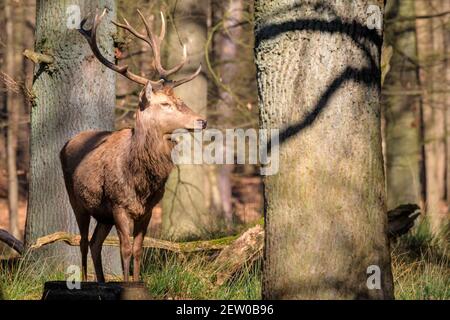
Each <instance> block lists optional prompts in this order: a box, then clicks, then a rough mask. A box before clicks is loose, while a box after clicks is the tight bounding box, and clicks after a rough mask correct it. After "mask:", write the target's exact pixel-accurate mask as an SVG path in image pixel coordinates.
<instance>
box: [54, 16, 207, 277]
mask: <svg viewBox="0 0 450 320" xmlns="http://www.w3.org/2000/svg"><path fill="white" fill-rule="evenodd" d="M105 13H106V10H105V11H103V13H102V14H101V15H100V16H98V15H97V14H96V15H95V18H94V21H93V23H92V28H91V29H90V30H87V29H85V28H84V25H85V23H86V19H84V20H83V21H82V23H81V26H80V29H79V31H80V32H81V34H82V35H83V36H84V37H85V38H86V39H87V41H88V43H89V45H90V47H91V49H92V52H93V54H94V56H95V57H96V58H97V59H98V60H99V61H100V62H101V63H103V64H104V65H105V66H106V67H108V68H109V69H112V70H114V71H116V72H117V73H120V74H121V75H123V76H125V77H126V78H128V79H129V80H131V81H134V82H136V83H139V84H140V85H142V86H144V88H143V89H142V91H141V93H140V95H139V107H138V108H137V111H136V123H135V127H134V128H129V129H123V130H120V131H115V132H107V131H85V132H81V133H79V134H78V135H76V136H75V137H74V138H72V139H71V140H69V141H68V142H67V143H66V145H65V146H64V147H63V149H62V150H61V153H60V158H61V164H62V169H63V173H64V180H65V183H66V188H67V192H68V194H69V199H70V203H71V205H72V208H73V210H74V212H75V216H76V220H77V223H78V227H79V229H80V234H81V241H80V250H81V259H82V260H81V261H82V274H83V281H86V278H87V277H86V274H87V253H88V247H89V248H90V250H91V255H92V260H93V262H94V268H95V273H96V277H97V281H99V282H104V281H105V277H104V274H103V267H102V260H101V250H102V244H103V242H104V240H105V238H106V236H107V235H108V233H109V232H110V230H111V228H112V226H113V225H115V226H116V229H117V233H118V236H119V240H120V253H121V257H122V264H123V272H124V280H125V281H128V276H129V273H130V259H131V255H133V257H134V260H133V263H134V264H133V266H134V267H133V279H134V281H137V280H138V279H139V271H140V258H141V255H142V243H143V239H144V236H145V234H146V231H147V227H148V224H149V222H150V218H151V215H152V209H153V207H154V206H155V205H156V204H157V203H158V202H159V201H160V200H161V198H162V196H163V193H164V185H165V183H166V180H167V177H168V176H169V173H170V171H171V170H172V168H173V163H172V161H171V156H170V154H171V150H172V148H173V147H174V142H173V141H172V140H171V139H170V136H171V133H172V132H173V131H175V130H176V129H181V128H183V129H187V130H194V129H204V128H205V127H206V121H205V120H204V119H203V118H202V117H201V116H200V115H198V114H196V113H195V112H193V111H192V110H191V109H190V108H189V107H187V106H186V105H185V104H184V103H183V101H181V100H180V99H178V98H177V97H176V96H175V95H174V93H173V88H174V87H176V86H179V85H181V84H183V83H186V82H188V81H190V80H192V79H194V78H195V77H196V76H197V75H198V74H199V73H200V71H201V66H200V67H199V68H198V69H197V71H196V72H195V73H194V74H192V75H191V76H189V77H186V78H184V79H180V80H177V81H172V80H168V78H167V77H168V76H169V75H171V74H173V73H175V72H177V71H178V70H180V69H181V68H182V67H183V65H184V64H185V63H186V60H187V53H186V47H184V57H183V60H182V62H181V63H180V64H178V65H177V66H175V67H174V68H172V69H170V70H166V69H164V68H163V67H162V66H161V60H160V46H161V41H162V40H163V38H164V35H165V21H164V15H163V14H162V13H161V19H162V23H161V24H162V26H161V33H160V36H157V35H155V34H154V33H153V31H152V30H151V28H150V27H149V24H148V22H147V20H146V19H145V18H144V16H143V15H142V13H141V12H140V11H139V10H138V13H139V15H140V17H141V19H142V21H143V23H144V26H145V29H146V33H147V34H146V35H143V34H141V33H139V32H137V31H136V30H135V29H134V28H133V27H132V26H131V25H130V24H129V23H128V21H126V20H125V19H124V21H125V24H121V23H117V22H113V23H114V24H115V25H116V26H118V27H120V28H123V29H125V30H127V31H128V32H130V33H131V34H133V35H134V36H135V37H137V38H139V39H141V40H143V41H145V42H146V43H147V44H148V45H149V46H150V47H151V49H152V52H153V55H154V64H155V68H156V71H157V72H158V73H159V77H160V79H159V80H158V81H152V80H150V79H147V78H144V77H142V76H139V75H137V74H133V73H131V72H130V71H129V70H128V67H127V66H119V65H117V64H114V63H112V62H110V61H108V59H106V58H105V57H104V56H103V55H102V54H101V52H100V50H99V48H98V46H97V42H96V32H97V27H98V25H99V24H100V22H101V20H102V18H103V17H104V15H105ZM91 217H94V218H95V220H96V221H97V225H96V227H95V230H94V233H93V235H92V238H91V240H90V241H89V240H88V233H89V223H90V220H91ZM132 222H133V237H134V241H133V243H131V240H130V226H131V223H132Z"/></svg>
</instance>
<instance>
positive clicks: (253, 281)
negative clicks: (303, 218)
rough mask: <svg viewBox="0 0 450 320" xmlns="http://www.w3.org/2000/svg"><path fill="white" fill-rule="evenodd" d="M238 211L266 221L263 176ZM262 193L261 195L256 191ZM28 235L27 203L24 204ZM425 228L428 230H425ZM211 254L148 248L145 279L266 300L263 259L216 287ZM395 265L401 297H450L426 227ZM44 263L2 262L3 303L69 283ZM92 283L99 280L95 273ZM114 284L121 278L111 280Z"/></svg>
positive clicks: (396, 253) (236, 181) (202, 295)
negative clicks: (52, 284)
mask: <svg viewBox="0 0 450 320" xmlns="http://www.w3.org/2000/svg"><path fill="white" fill-rule="evenodd" d="M232 185H233V208H234V211H235V215H236V222H237V223H238V224H240V226H241V228H243V227H244V226H246V225H249V224H251V223H253V222H254V221H256V220H258V219H259V218H260V212H261V205H262V196H261V192H260V191H261V181H260V179H259V178H258V177H252V176H247V177H238V176H235V177H233V179H232ZM255 190H258V192H255ZM22 199H24V197H22ZM19 215H20V219H19V222H20V228H21V231H22V232H23V228H24V225H25V215H26V202H25V201H24V200H22V201H21V203H20V210H19ZM424 226H425V227H424ZM0 228H5V229H8V219H7V202H6V199H0ZM160 228H161V210H160V209H157V210H156V212H155V214H154V216H153V217H152V224H151V226H150V230H149V235H150V236H152V237H157V236H158V234H159V230H160ZM211 261H212V259H211V256H210V255H205V254H189V255H182V254H175V253H169V252H166V251H160V250H148V251H147V252H146V254H145V262H144V264H143V265H144V267H143V270H142V278H143V280H144V281H145V283H146V285H147V287H148V289H149V292H150V294H151V296H152V297H154V298H155V299H244V300H246V299H249V300H255V299H260V297H261V261H256V262H255V263H253V264H252V265H248V266H246V267H244V268H243V270H241V271H240V272H239V273H238V274H236V275H235V276H234V277H233V278H231V279H230V280H229V281H227V282H226V283H224V284H223V285H220V286H219V285H216V284H215V270H214V269H213V264H212V263H211ZM392 266H393V275H394V281H395V296H396V298H397V299H402V300H403V299H446V300H448V299H450V258H449V253H448V251H447V249H445V246H442V245H440V244H439V243H436V241H433V240H432V239H431V236H430V235H429V232H428V230H427V228H426V224H423V223H422V224H420V225H419V226H417V227H415V228H414V229H413V231H412V233H410V234H408V235H405V236H403V237H402V238H401V239H399V240H397V242H396V243H393V244H392ZM55 270H59V268H58V267H57V266H56V267H55V266H54V265H49V264H48V263H44V262H42V261H37V262H36V261H31V260H30V259H29V258H28V257H27V255H25V257H24V258H22V259H14V260H9V261H8V260H3V261H1V260H0V299H1V298H4V299H40V298H41V295H42V290H43V285H44V283H45V282H46V281H51V280H63V279H65V274H64V272H63V271H55ZM89 280H93V275H90V277H89ZM109 280H111V281H113V280H120V278H119V277H110V278H109Z"/></svg>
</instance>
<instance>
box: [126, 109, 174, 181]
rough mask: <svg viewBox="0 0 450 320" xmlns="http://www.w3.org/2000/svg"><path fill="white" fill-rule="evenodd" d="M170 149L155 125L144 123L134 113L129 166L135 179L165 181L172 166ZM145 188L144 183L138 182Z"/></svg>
mask: <svg viewBox="0 0 450 320" xmlns="http://www.w3.org/2000/svg"><path fill="white" fill-rule="evenodd" d="M170 153H171V147H170V144H169V142H168V141H166V140H165V139H164V137H163V135H162V132H161V130H159V127H158V126H157V124H156V123H155V124H154V125H153V124H150V125H149V124H148V123H144V122H143V121H142V119H141V116H140V113H139V112H137V113H136V125H135V127H134V129H133V134H132V137H131V144H130V153H129V164H130V169H131V173H132V175H133V176H134V177H135V178H136V179H139V178H140V179H143V180H146V181H147V180H149V179H150V180H154V181H160V180H164V181H165V179H167V176H168V175H169V173H170V171H171V169H172V167H173V164H172V160H171V157H170ZM137 183H138V184H143V185H144V186H145V181H138V182H137Z"/></svg>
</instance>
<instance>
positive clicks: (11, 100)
mask: <svg viewBox="0 0 450 320" xmlns="http://www.w3.org/2000/svg"><path fill="white" fill-rule="evenodd" d="M13 11H14V9H13V6H12V3H11V1H6V2H5V20H6V22H5V23H6V57H5V60H6V61H5V62H6V66H5V67H6V73H7V74H8V76H10V77H11V78H13V79H14V78H16V79H17V72H15V66H14V65H15V62H16V60H17V59H16V58H15V55H14V53H15V52H14V49H15V45H16V44H17V43H16V41H17V39H15V36H18V37H19V38H20V36H21V35H20V34H15V33H14V30H13V13H14V12H13ZM6 95H7V96H6V106H7V111H8V128H7V138H6V153H7V156H6V158H7V168H8V211H9V230H10V232H11V234H12V235H13V236H14V237H16V238H20V237H21V235H20V232H19V180H18V177H17V138H18V131H19V112H20V96H19V92H17V91H16V92H15V91H14V90H12V89H10V88H7V93H6Z"/></svg>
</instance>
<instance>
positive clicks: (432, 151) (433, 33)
mask: <svg viewBox="0 0 450 320" xmlns="http://www.w3.org/2000/svg"><path fill="white" fill-rule="evenodd" d="M442 3H443V2H442V1H440V0H426V1H416V2H415V8H416V15H419V16H422V15H433V14H437V13H439V12H442ZM416 34H417V48H418V55H419V61H420V85H421V86H422V89H423V96H422V100H423V125H424V143H425V145H424V153H425V174H426V209H427V215H428V217H429V220H430V224H431V230H432V231H433V233H434V234H437V233H438V232H439V231H440V229H441V227H442V224H443V221H444V218H445V217H446V215H447V212H448V206H447V202H446V194H445V193H446V191H445V190H446V182H445V177H446V155H445V154H446V138H445V108H444V106H445V105H446V100H445V99H446V93H444V90H445V88H443V84H445V73H444V72H442V68H443V67H444V63H443V61H444V54H445V52H444V26H443V24H442V18H433V19H417V20H416Z"/></svg>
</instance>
